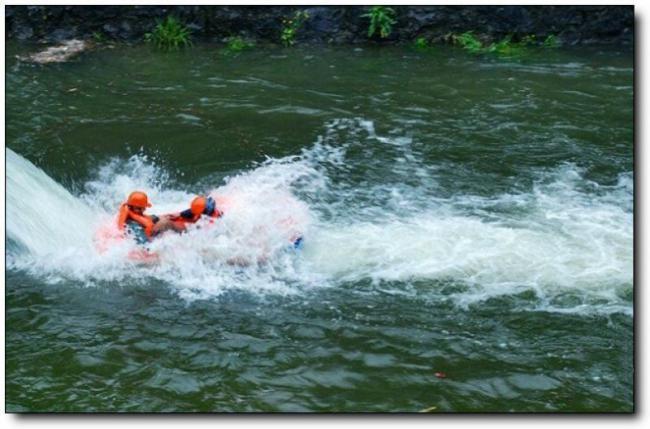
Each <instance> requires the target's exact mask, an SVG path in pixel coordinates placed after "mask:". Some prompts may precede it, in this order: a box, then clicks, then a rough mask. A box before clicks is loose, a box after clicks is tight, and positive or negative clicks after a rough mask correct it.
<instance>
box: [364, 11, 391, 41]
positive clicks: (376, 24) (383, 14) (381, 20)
mask: <svg viewBox="0 0 650 429" xmlns="http://www.w3.org/2000/svg"><path fill="white" fill-rule="evenodd" d="M361 16H362V17H364V18H369V19H370V25H369V26H368V37H372V36H374V35H375V33H376V32H377V30H379V37H381V38H382V39H385V38H386V37H388V36H389V35H390V33H391V32H392V31H393V24H395V23H396V22H397V21H395V11H394V10H393V9H392V8H390V7H386V6H373V7H371V8H370V10H369V11H368V13H364V14H363V15H361Z"/></svg>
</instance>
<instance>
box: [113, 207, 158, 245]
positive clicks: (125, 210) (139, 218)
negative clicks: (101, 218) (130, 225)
mask: <svg viewBox="0 0 650 429" xmlns="http://www.w3.org/2000/svg"><path fill="white" fill-rule="evenodd" d="M129 219H130V220H133V221H135V222H137V223H138V224H140V225H142V227H143V228H144V233H145V234H146V235H147V237H148V238H149V239H151V237H152V236H153V220H151V218H150V217H149V216H146V215H141V214H138V213H136V212H134V211H133V210H131V209H129V206H127V205H126V203H124V204H122V205H121V206H120V213H119V215H118V216H117V227H118V228H119V229H120V230H121V231H123V230H124V228H125V227H126V222H127V221H128V220H129Z"/></svg>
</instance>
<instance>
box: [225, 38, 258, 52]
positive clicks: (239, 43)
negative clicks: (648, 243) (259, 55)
mask: <svg viewBox="0 0 650 429" xmlns="http://www.w3.org/2000/svg"><path fill="white" fill-rule="evenodd" d="M253 47H255V44H254V43H253V42H248V41H246V40H245V39H243V38H242V37H240V36H234V37H230V38H229V39H228V42H227V45H226V52H230V53H237V52H241V51H244V50H246V49H251V48H253Z"/></svg>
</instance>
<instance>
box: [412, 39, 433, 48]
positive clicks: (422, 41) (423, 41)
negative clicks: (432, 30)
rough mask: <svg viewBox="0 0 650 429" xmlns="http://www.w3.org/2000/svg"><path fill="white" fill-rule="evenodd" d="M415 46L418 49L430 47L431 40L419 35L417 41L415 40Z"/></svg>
mask: <svg viewBox="0 0 650 429" xmlns="http://www.w3.org/2000/svg"><path fill="white" fill-rule="evenodd" d="M413 46H414V47H415V48H416V49H426V48H428V47H429V42H428V41H427V39H425V38H424V37H418V38H417V39H415V41H414V42H413Z"/></svg>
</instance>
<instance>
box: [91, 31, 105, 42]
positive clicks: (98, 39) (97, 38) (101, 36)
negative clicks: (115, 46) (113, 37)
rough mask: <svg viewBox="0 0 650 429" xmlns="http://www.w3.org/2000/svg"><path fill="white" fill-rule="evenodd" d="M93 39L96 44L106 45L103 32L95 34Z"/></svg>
mask: <svg viewBox="0 0 650 429" xmlns="http://www.w3.org/2000/svg"><path fill="white" fill-rule="evenodd" d="M92 38H93V41H94V42H95V43H104V42H105V41H106V36H104V33H102V32H101V31H95V32H93V34H92Z"/></svg>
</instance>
